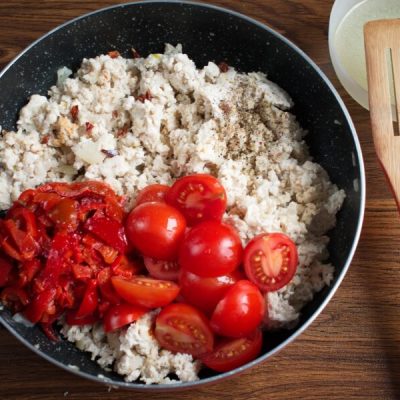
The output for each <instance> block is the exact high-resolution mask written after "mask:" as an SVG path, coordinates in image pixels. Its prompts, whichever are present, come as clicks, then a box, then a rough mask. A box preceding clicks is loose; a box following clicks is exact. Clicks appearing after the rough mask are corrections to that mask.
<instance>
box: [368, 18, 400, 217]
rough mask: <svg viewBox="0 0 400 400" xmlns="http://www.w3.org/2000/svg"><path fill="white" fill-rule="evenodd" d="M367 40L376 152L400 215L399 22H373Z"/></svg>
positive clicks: (369, 85)
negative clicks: (395, 115) (391, 92)
mask: <svg viewBox="0 0 400 400" xmlns="http://www.w3.org/2000/svg"><path fill="white" fill-rule="evenodd" d="M364 37H365V57H366V62H367V76H368V88H369V90H368V99H369V105H370V110H371V129H372V136H373V138H374V145H375V151H376V154H377V156H378V159H379V161H380V163H381V164H382V167H383V168H384V170H385V172H386V175H387V176H388V180H389V182H390V184H391V187H392V190H393V193H394V195H395V197H396V201H397V206H398V208H399V211H400V168H399V165H398V160H399V154H400V137H399V135H398V132H399V129H398V127H399V126H400V125H399V124H400V91H399V89H400V51H399V50H400V49H399V43H400V20H398V19H394V20H380V21H370V22H368V23H367V24H365V27H364ZM388 63H389V65H390V68H388ZM391 78H393V79H391ZM391 80H392V81H393V84H394V94H395V104H396V111H395V113H396V112H397V124H396V125H395V124H394V123H393V121H392V118H393V117H392V113H393V111H392V101H391V95H390V86H391V85H390V81H391Z"/></svg>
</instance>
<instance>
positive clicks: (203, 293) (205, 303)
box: [179, 271, 243, 315]
mask: <svg viewBox="0 0 400 400" xmlns="http://www.w3.org/2000/svg"><path fill="white" fill-rule="evenodd" d="M240 279H243V275H242V273H241V272H239V271H233V272H231V273H229V274H226V275H222V276H216V277H214V278H204V277H201V276H198V275H195V274H192V273H191V272H189V271H181V273H180V277H179V283H180V287H181V292H180V293H181V295H182V296H183V298H184V299H185V302H187V303H189V304H191V305H192V306H195V307H196V308H198V309H199V310H201V311H203V312H204V313H206V314H208V315H209V314H211V313H212V312H213V311H214V309H215V307H216V305H217V304H218V302H219V301H220V300H221V299H222V298H223V297H224V295H225V294H226V292H227V291H228V290H229V288H230V287H231V286H232V285H233V284H234V283H236V282H237V281H238V280H240Z"/></svg>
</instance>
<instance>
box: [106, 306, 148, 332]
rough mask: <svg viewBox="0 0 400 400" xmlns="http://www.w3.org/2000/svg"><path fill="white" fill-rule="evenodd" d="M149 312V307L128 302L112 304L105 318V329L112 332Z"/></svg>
mask: <svg viewBox="0 0 400 400" xmlns="http://www.w3.org/2000/svg"><path fill="white" fill-rule="evenodd" d="M147 312H149V309H148V308H145V307H141V306H134V305H132V304H127V303H123V304H118V305H115V306H112V307H110V308H109V309H108V311H107V312H106V314H105V316H104V318H103V326H104V331H105V332H111V331H114V330H115V329H118V328H121V327H122V326H124V325H128V324H130V323H132V322H134V321H137V320H138V319H139V318H140V317H141V316H142V315H144V314H146V313H147Z"/></svg>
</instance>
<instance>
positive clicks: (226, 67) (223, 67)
mask: <svg viewBox="0 0 400 400" xmlns="http://www.w3.org/2000/svg"><path fill="white" fill-rule="evenodd" d="M218 68H219V70H220V71H221V72H228V71H229V65H228V64H227V63H226V62H224V61H221V62H220V63H219V64H218Z"/></svg>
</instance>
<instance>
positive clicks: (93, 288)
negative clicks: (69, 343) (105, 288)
mask: <svg viewBox="0 0 400 400" xmlns="http://www.w3.org/2000/svg"><path fill="white" fill-rule="evenodd" d="M98 302H99V296H98V294H97V281H96V280H95V279H91V280H90V281H89V282H88V284H87V286H86V290H85V293H84V295H83V299H82V302H81V305H80V306H79V308H78V311H77V312H76V314H75V317H76V318H84V317H87V316H89V315H91V314H93V313H94V312H95V311H96V308H97V304H98Z"/></svg>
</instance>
